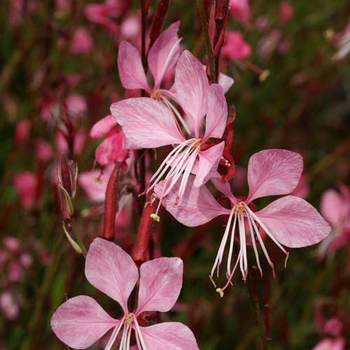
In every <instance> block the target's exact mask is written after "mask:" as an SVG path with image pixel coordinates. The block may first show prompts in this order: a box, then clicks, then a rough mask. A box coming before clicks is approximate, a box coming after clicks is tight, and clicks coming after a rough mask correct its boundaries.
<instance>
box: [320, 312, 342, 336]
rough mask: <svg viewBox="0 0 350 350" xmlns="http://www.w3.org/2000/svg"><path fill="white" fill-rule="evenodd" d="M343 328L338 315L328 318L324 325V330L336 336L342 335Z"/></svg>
mask: <svg viewBox="0 0 350 350" xmlns="http://www.w3.org/2000/svg"><path fill="white" fill-rule="evenodd" d="M342 330H343V323H342V322H341V321H340V320H339V318H338V317H332V318H331V319H329V320H327V321H326V322H325V324H324V325H323V332H325V333H327V334H329V335H333V336H334V337H337V336H338V335H340V334H341V332H342Z"/></svg>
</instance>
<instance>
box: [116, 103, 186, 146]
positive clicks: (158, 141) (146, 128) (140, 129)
mask: <svg viewBox="0 0 350 350" xmlns="http://www.w3.org/2000/svg"><path fill="white" fill-rule="evenodd" d="M111 111H112V115H113V116H114V117H115V118H116V120H117V122H118V123H119V124H120V125H121V127H122V129H123V132H124V135H125V143H126V148H130V149H137V148H155V147H161V146H165V145H170V144H177V143H181V142H182V141H184V138H183V136H182V134H181V133H180V131H179V129H178V127H177V124H176V120H175V117H174V115H173V114H172V112H171V111H170V110H169V109H168V108H167V107H166V106H164V105H163V104H162V103H161V102H158V101H155V100H153V99H151V98H148V97H137V98H129V99H127V100H123V101H119V102H116V103H113V104H112V106H111Z"/></svg>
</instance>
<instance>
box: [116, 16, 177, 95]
mask: <svg viewBox="0 0 350 350" xmlns="http://www.w3.org/2000/svg"><path fill="white" fill-rule="evenodd" d="M179 26H180V22H179V21H178V22H175V23H173V24H172V25H171V26H170V27H169V28H168V29H166V30H165V31H164V32H162V33H161V34H160V35H159V37H158V38H157V40H156V41H155V42H154V44H153V45H152V47H151V48H150V49H149V52H148V57H147V61H148V66H149V69H150V71H151V73H152V76H153V86H152V85H151V84H149V83H148V80H147V77H146V73H145V71H144V69H143V66H142V61H141V55H140V52H139V51H138V50H137V48H135V47H134V46H133V45H131V44H129V43H128V42H127V41H122V42H121V43H120V45H119V52H118V69H119V76H120V80H121V82H122V85H123V86H124V88H125V89H143V90H145V91H147V92H148V93H149V95H151V96H154V97H158V96H159V95H160V93H161V92H160V86H161V84H162V82H163V80H164V78H165V77H166V75H167V73H168V72H170V71H172V70H173V69H174V67H175V65H176V62H177V60H178V58H179V55H180V51H181V46H180V41H181V38H179V37H178V35H177V32H178V31H179Z"/></svg>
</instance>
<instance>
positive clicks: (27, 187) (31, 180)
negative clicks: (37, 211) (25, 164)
mask: <svg viewBox="0 0 350 350" xmlns="http://www.w3.org/2000/svg"><path fill="white" fill-rule="evenodd" d="M13 182H14V186H15V189H16V191H17V194H18V196H19V198H20V203H21V205H22V206H23V207H24V208H26V209H31V208H32V207H33V206H34V205H35V202H36V200H37V198H36V196H37V186H38V180H37V177H36V175H35V174H33V173H31V172H29V171H24V172H22V173H19V174H17V175H15V177H14V180H13Z"/></svg>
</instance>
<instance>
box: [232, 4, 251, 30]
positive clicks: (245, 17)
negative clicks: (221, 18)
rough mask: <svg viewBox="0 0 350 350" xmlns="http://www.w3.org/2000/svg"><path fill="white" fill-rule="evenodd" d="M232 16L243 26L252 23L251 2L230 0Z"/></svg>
mask: <svg viewBox="0 0 350 350" xmlns="http://www.w3.org/2000/svg"><path fill="white" fill-rule="evenodd" d="M230 10H231V15H232V17H233V18H235V19H236V20H238V21H240V22H241V23H243V24H246V23H248V22H249V21H250V17H251V12H250V5H249V0H230Z"/></svg>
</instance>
